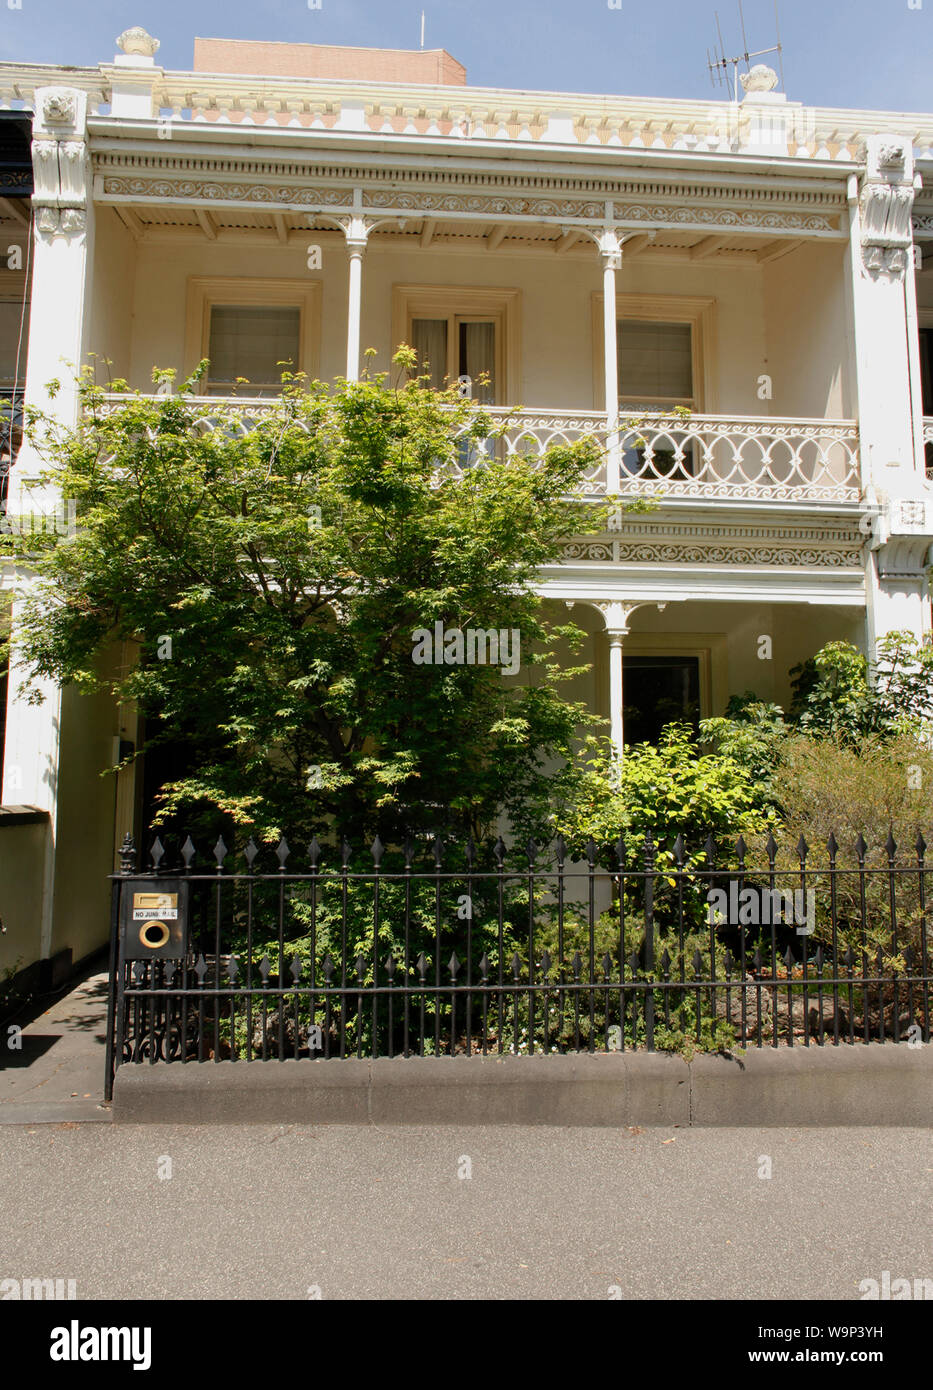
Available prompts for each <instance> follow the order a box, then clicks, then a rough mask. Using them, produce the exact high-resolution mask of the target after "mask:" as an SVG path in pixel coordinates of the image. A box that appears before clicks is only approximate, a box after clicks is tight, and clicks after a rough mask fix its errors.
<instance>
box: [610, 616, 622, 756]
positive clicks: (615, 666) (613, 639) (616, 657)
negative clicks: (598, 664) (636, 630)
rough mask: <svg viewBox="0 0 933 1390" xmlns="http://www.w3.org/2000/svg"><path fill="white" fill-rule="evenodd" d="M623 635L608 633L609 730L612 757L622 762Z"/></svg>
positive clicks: (620, 633)
mask: <svg viewBox="0 0 933 1390" xmlns="http://www.w3.org/2000/svg"><path fill="white" fill-rule="evenodd" d="M624 640H625V634H624V633H622V632H610V633H609V728H610V738H611V739H612V751H613V756H614V757H615V758H617V759H618V761H619V762H621V761H622V749H623V743H624V729H623V726H622V644H623V642H624Z"/></svg>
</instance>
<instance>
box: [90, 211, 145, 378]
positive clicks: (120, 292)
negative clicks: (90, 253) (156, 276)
mask: <svg viewBox="0 0 933 1390" xmlns="http://www.w3.org/2000/svg"><path fill="white" fill-rule="evenodd" d="M135 276H136V243H135V242H134V240H133V237H132V235H131V233H130V232H129V231H128V230H127V228H126V227H125V226H124V225H123V223H122V222H121V221H120V219H119V217H118V216H117V214H116V213H115V212H114V210H113V208H111V207H106V206H101V207H98V209H97V215H96V219H95V238H94V269H93V277H94V278H93V285H94V294H93V298H92V301H91V321H90V327H89V331H88V353H89V354H90V353H92V352H93V353H97V354H98V357H97V359H96V370H97V380H98V382H99V383H100V384H104V383H105V382H106V380H107V375H108V368H107V367H106V366H105V365H104V363H103V362H102V361H101V360H100V359H102V358H110V360H111V361H112V363H113V366H112V367H111V368H110V369H109V372H110V375H112V376H114V377H129V373H130V348H131V342H132V332H133V284H134V280H135Z"/></svg>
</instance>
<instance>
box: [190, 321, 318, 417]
mask: <svg viewBox="0 0 933 1390" xmlns="http://www.w3.org/2000/svg"><path fill="white" fill-rule="evenodd" d="M207 355H208V357H209V358H210V363H211V364H210V367H209V369H208V392H209V394H211V395H229V394H230V393H231V392H232V391H233V390H234V387H235V385H236V382H237V380H238V379H239V378H243V377H245V378H246V380H247V381H248V382H249V388H248V389H249V394H250V395H256V396H267V395H271V394H272V393H274V392H275V391H278V390H279V389H280V387H281V381H282V373H283V371H295V370H296V369H297V366H298V361H299V358H300V356H301V310H300V309H299V308H298V306H297V305H290V306H289V305H268V304H266V305H258V304H213V305H212V306H211V323H210V335H209V340H208V349H207ZM245 389H247V388H245V387H244V390H245Z"/></svg>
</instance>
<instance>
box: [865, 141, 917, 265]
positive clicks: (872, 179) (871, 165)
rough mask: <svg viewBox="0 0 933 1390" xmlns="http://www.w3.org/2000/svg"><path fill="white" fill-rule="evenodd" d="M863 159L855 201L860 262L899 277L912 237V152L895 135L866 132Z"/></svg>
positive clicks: (905, 263) (905, 261)
mask: <svg viewBox="0 0 933 1390" xmlns="http://www.w3.org/2000/svg"><path fill="white" fill-rule="evenodd" d="M865 159H866V166H865V181H864V183H863V186H862V192H861V197H860V200H859V211H860V214H861V224H862V263H863V265H864V267H865V270H866V271H867V272H868V274H869V275H872V276H875V277H877V276H881V275H884V276H888V277H889V278H891V279H892V280H894V279H899V278H900V277H901V276H902V275H903V274H904V271H905V269H906V267H907V259H908V257H907V252H908V251H909V249H910V246H911V241H912V236H913V228H912V225H911V214H912V212H913V205H914V186H913V151H912V149H911V148H910V147H909V146H908V144H907V143H906V142H905V141H904V140H902V139H900V138H899V137H897V136H890V135H870V136H868V137H867V139H866V142H865Z"/></svg>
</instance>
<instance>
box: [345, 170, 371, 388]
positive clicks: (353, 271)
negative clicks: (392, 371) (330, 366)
mask: <svg viewBox="0 0 933 1390" xmlns="http://www.w3.org/2000/svg"><path fill="white" fill-rule="evenodd" d="M361 207H362V197H361V194H360V192H359V190H357V191H356V193H355V194H354V212H353V216H352V217H348V218H347V219H346V220H345V221H344V223H343V231H344V236H345V237H346V239H347V252H348V254H349V257H350V276H349V286H348V293H347V380H348V381H359V379H360V321H361V318H362V312H363V253H364V252H365V250H366V243H367V242H368V240H369V230H370V229H369V224H368V223H367V221H366V219H365V218H364V217H363V216H362V213H361V210H360V209H361Z"/></svg>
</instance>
